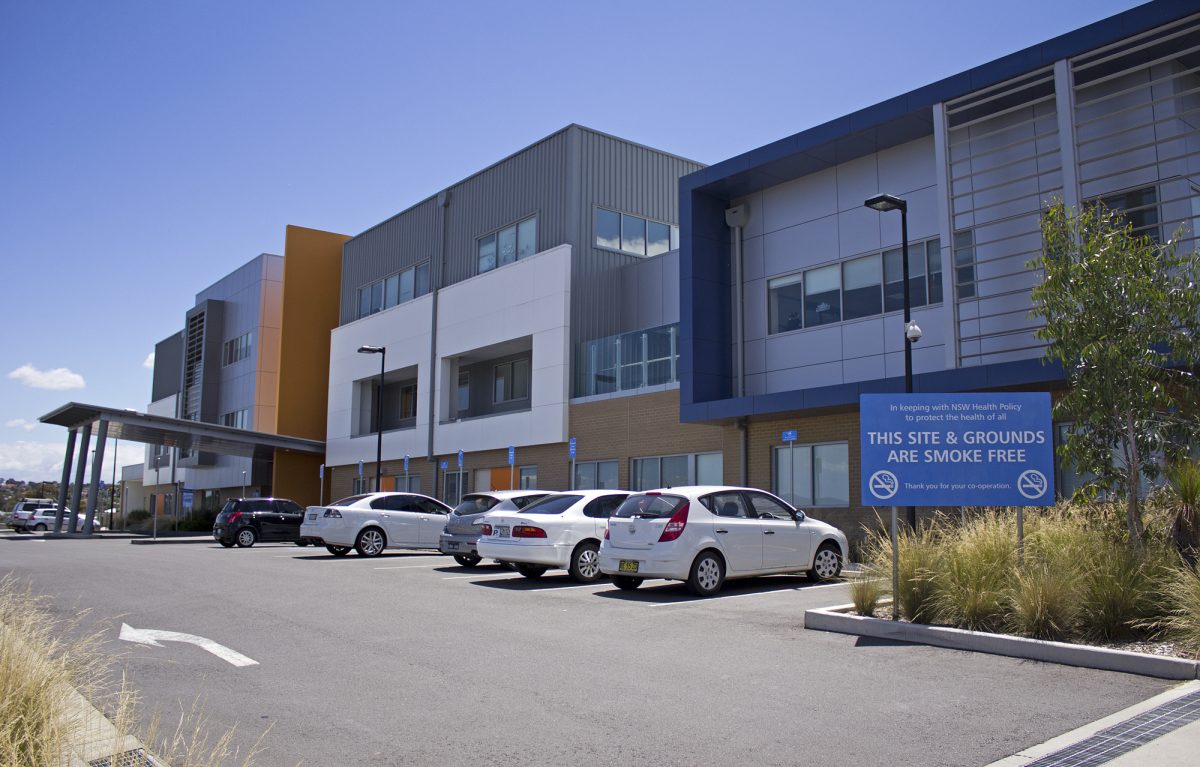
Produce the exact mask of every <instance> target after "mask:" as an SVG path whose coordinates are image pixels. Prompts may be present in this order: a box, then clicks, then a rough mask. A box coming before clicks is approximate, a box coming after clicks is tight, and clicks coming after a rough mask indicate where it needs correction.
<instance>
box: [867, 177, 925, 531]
mask: <svg viewBox="0 0 1200 767" xmlns="http://www.w3.org/2000/svg"><path fill="white" fill-rule="evenodd" d="M863 205H865V206H866V207H868V208H870V209H872V210H877V211H879V212H880V213H888V212H891V211H893V210H898V211H900V241H901V243H902V250H901V257H900V270H901V272H902V273H903V275H904V276H903V279H904V393H905V394H912V390H913V379H912V375H913V374H912V367H913V365H912V345H913V344H915V343H916V342H917V341H919V340H920V339H921V328H920V327H919V326H918V325H917V323H915V322H913V321H912V302H911V300H910V298H909V290H908V202H907V201H905V200H903V199H901V198H899V197H896V196H895V195H891V194H877V195H875V196H874V197H872V198H870V199H868V200H866V201H865V202H863ZM906 511H907V513H906V516H907V518H908V527H909V529H910V530H916V529H917V510H916V508H915V507H913V506H909V507H908V508H907V510H906Z"/></svg>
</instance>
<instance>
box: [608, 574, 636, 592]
mask: <svg viewBox="0 0 1200 767" xmlns="http://www.w3.org/2000/svg"><path fill="white" fill-rule="evenodd" d="M612 579H613V583H614V584H616V586H617V588H619V589H620V590H621V591H633V590H634V589H636V588H637V587H638V586H641V585H642V579H641V578H634V577H633V576H632V575H614V576H613V577H612Z"/></svg>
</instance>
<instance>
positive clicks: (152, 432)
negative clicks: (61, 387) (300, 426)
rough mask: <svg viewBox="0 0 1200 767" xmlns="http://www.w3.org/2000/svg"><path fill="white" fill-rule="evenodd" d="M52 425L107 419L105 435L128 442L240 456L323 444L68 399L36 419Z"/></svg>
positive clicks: (317, 448) (265, 456) (316, 448)
mask: <svg viewBox="0 0 1200 767" xmlns="http://www.w3.org/2000/svg"><path fill="white" fill-rule="evenodd" d="M38 420H39V421H41V422H42V423H46V424H50V425H52V426H65V427H66V428H68V429H78V428H80V427H82V426H84V425H86V424H91V423H95V422H97V421H107V422H108V436H110V437H115V438H117V439H125V440H129V441H130V442H144V443H146V444H149V445H165V446H166V447H177V448H179V449H180V450H185V451H199V452H205V453H217V454H219V455H240V456H244V457H248V458H256V459H260V460H269V459H270V458H271V457H272V456H274V454H275V451H276V450H293V451H295V452H298V453H312V454H314V455H323V454H324V453H325V443H324V442H318V441H317V440H313V439H302V438H300V437H287V436H283V435H280V434H264V433H263V432H257V431H246V430H245V429H235V428H233V427H232V426H218V425H216V424H212V423H202V422H200V421H189V420H187V419H184V418H171V417H168V416H162V415H148V414H146V413H139V412H137V411H136V410H121V409H119V408H111V407H102V406H100V405H83V404H80V403H78V402H68V403H67V404H65V405H63V406H62V407H60V408H59V409H57V410H55V411H53V412H50V413H47V414H46V415H44V416H42V417H41V418H39V419H38Z"/></svg>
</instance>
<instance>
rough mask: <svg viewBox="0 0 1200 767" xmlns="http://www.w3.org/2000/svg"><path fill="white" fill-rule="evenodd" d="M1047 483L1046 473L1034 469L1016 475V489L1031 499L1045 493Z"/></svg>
mask: <svg viewBox="0 0 1200 767" xmlns="http://www.w3.org/2000/svg"><path fill="white" fill-rule="evenodd" d="M1048 484H1049V483H1048V482H1046V475H1045V474H1043V473H1041V472H1040V471H1037V470H1036V469H1030V470H1029V471H1023V472H1021V476H1019V477H1017V491H1018V492H1020V493H1021V495H1023V496H1025V497H1026V498H1028V499H1029V500H1031V501H1033V500H1037V499H1038V498H1041V497H1042V496H1043V495H1045V494H1046V486H1047V485H1048Z"/></svg>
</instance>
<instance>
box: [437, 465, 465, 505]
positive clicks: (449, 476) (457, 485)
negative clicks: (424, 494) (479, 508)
mask: <svg viewBox="0 0 1200 767" xmlns="http://www.w3.org/2000/svg"><path fill="white" fill-rule="evenodd" d="M466 491H467V473H466V472H465V471H447V472H446V473H445V474H444V475H443V476H442V501H444V502H445V503H448V504H449V505H450V506H457V505H458V504H460V503H462V497H463V493H465V492H466Z"/></svg>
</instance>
